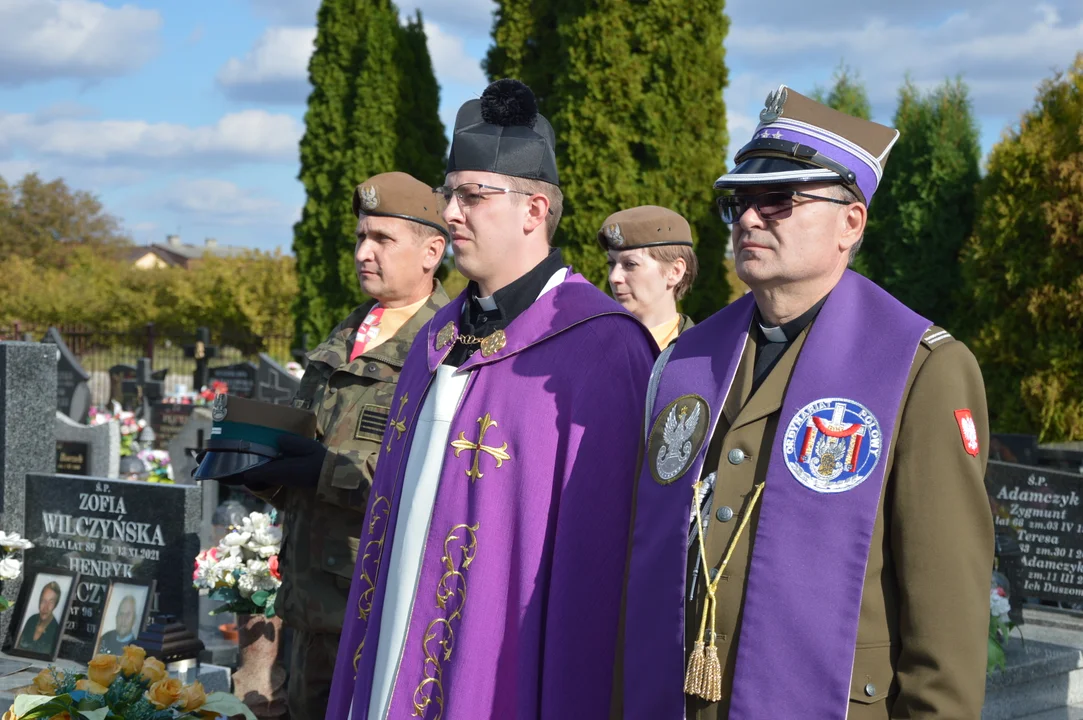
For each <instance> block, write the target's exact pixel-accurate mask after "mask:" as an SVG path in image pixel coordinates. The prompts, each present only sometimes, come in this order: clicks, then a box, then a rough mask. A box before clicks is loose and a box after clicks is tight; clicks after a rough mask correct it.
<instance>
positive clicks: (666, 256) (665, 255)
mask: <svg viewBox="0 0 1083 720" xmlns="http://www.w3.org/2000/svg"><path fill="white" fill-rule="evenodd" d="M644 250H646V251H647V254H648V255H650V256H651V257H652V258H654V259H655V260H656V261H658V262H660V263H662V264H663V265H667V266H669V265H672V264H673V263H675V262H677V260H678V259H683V260H684V266H685V271H684V277H682V278H681V280H680V282H678V283H677V286H676V287H675V288H673V294H674V295H675V296H676V297H677V299H678V300H680V299H681V298H683V297H684V296H685V295H686V294H687V293H688V289H689V288H691V287H692V283H693V282H695V280H696V275H697V274H698V273H699V261H698V260H696V251H695V250H693V249H692V248H690V247H688V246H687V245H658V246H655V247H648V248H644Z"/></svg>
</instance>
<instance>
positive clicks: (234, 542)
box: [222, 530, 252, 552]
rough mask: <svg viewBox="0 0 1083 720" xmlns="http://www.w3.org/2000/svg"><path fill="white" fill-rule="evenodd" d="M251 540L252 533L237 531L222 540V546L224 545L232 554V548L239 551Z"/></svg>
mask: <svg viewBox="0 0 1083 720" xmlns="http://www.w3.org/2000/svg"><path fill="white" fill-rule="evenodd" d="M251 539H252V533H250V532H239V531H237V530H234V531H233V532H231V533H229V534H228V535H226V536H225V537H224V538H222V545H224V546H225V547H226V548H227V549H228V550H229V551H230V552H232V551H233V548H238V549H239V548H241V547H242V546H244V545H246V544H247V543H248V541H249V540H251Z"/></svg>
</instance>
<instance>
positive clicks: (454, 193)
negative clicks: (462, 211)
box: [432, 182, 534, 208]
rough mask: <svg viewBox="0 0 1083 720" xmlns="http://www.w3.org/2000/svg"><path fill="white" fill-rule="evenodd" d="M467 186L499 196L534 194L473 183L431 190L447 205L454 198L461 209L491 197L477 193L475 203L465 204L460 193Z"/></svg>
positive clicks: (471, 206)
mask: <svg viewBox="0 0 1083 720" xmlns="http://www.w3.org/2000/svg"><path fill="white" fill-rule="evenodd" d="M467 185H477V186H478V188H480V189H483V190H492V191H493V192H494V193H497V194H500V195H507V194H508V193H516V194H518V195H533V194H534V193H528V192H526V191H525V190H512V189H511V188H502V187H496V186H495V185H486V184H485V183H475V182H470V183H463V184H461V185H459V186H458V187H454V188H449V187H448V186H447V185H441V186H440V187H434V188H433V189H432V192H433V194H434V195H439V196H440V197H441V198H443V200H444V202H445V203H447V204H449V205H450V204H451V198H452V197H454V198H455V199H456V200H458V201H459V205H460V206H461V207H464V208H473V207H477V206H478V205H479V204H481V201H482V200H484V199H485V198H489V197H492V195H482V194H481V193H478V194H477V197H478V199H477V201H476V202H474V203H472V204H471V203H467V202H466V199H465V198H464V197H463V194H462V193H461V192H460V191H461V190H462V189H463V188H464V187H466V186H467Z"/></svg>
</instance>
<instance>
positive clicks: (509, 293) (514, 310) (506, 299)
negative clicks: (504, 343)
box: [467, 248, 564, 327]
mask: <svg viewBox="0 0 1083 720" xmlns="http://www.w3.org/2000/svg"><path fill="white" fill-rule="evenodd" d="M563 266H564V258H563V256H561V254H560V248H550V250H549V254H548V255H547V256H546V258H545V259H544V260H542V261H541V262H540V263H538V264H537V265H535V266H534V267H533V268H532V269H531V270H529V271H528V272H527V273H526V274H525V275H523V276H522V277H520V278H518V279H516V280H515V281H514V282H512V283H510V284H508V285H506V286H504V287H502V288H500V289H499V290H497V291H496V292H495V293H493V294H492V295H490V296H489V297H484V298H479V297H478V292H479V289H478V284H477V283H476V282H473V281H471V282H470V284H469V285H468V286H467V288H468V289H469V294H468V297H469V298H470V303H469V307H468V310H467V316H468V317H467V321H468V322H469V323H470V324H471V325H475V326H477V325H484V324H485V323H486V320H487V319H488V318H486V320H482V319H481V318H480V316H481V315H483V314H485V315H492V314H494V311H495V315H496V317H499V318H500V319H501V320H502V321H503V327H507V324H508V323H510V322H511V321H512V320H514V319H515V318H517V317H519V316H520V315H521V314H522V313H523V311H524V310H526V309H527V308H528V307H530V306H531V305H532V304H533V303H534V301H535V300H537V299H538V296H539V295H541V291H542V289H543V288H545V284H546V283H547V282H549V279H550V278H551V277H553V275H554V273H556V271H557V270H559V269H560V268H562V267H563Z"/></svg>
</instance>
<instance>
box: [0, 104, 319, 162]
mask: <svg viewBox="0 0 1083 720" xmlns="http://www.w3.org/2000/svg"><path fill="white" fill-rule="evenodd" d="M301 133H302V128H301V123H299V122H298V121H297V120H296V119H294V118H292V117H290V116H288V115H273V114H271V113H268V112H266V111H264V110H245V111H243V112H239V113H233V114H230V115H226V116H224V117H223V118H222V119H220V120H219V121H218V122H216V123H215V124H213V125H203V126H197V127H190V126H187V125H179V124H175V123H148V122H146V121H143V120H68V119H57V120H42V119H39V118H36V117H34V116H32V115H26V114H22V115H5V114H3V113H0V153H2V152H3V151H4V149H5V148H4V145H5V143H6V144H7V145H8V146H9V149H10V148H14V149H17V150H19V151H21V152H22V153H30V154H32V155H33V156H35V157H47V158H59V159H63V160H65V161H68V162H74V163H110V164H136V165H143V164H145V163H146V162H147V161H157V162H170V163H173V164H176V165H184V164H192V163H199V164H202V165H210V164H229V163H236V162H264V161H280V160H287V161H288V160H294V159H296V157H297V143H298V141H299V140H300V137H301Z"/></svg>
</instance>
